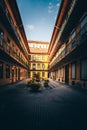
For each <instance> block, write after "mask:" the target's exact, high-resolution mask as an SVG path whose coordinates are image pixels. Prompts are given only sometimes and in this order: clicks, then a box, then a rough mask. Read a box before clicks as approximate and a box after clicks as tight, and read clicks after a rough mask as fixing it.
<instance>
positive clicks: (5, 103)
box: [0, 80, 87, 130]
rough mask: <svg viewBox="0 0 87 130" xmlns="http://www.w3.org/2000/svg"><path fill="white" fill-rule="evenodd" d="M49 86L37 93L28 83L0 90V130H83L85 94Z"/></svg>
mask: <svg viewBox="0 0 87 130" xmlns="http://www.w3.org/2000/svg"><path fill="white" fill-rule="evenodd" d="M49 85H50V86H49V87H47V88H44V87H41V88H40V90H39V91H37V92H32V91H30V88H28V87H27V80H23V81H20V82H18V83H14V84H11V85H7V86H4V87H0V130H86V129H87V92H86V91H83V92H82V91H80V90H75V89H73V88H70V87H69V86H67V85H64V84H60V83H58V82H56V81H52V80H51V81H50V83H49Z"/></svg>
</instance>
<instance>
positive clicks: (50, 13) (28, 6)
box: [17, 0, 61, 42]
mask: <svg viewBox="0 0 87 130" xmlns="http://www.w3.org/2000/svg"><path fill="white" fill-rule="evenodd" d="M60 2H61V0H17V3H18V7H19V11H20V14H21V18H22V21H23V25H24V28H25V32H26V36H27V39H29V40H41V41H48V42H50V40H51V36H52V32H53V28H54V25H55V21H56V17H57V14H58V10H59V7H60Z"/></svg>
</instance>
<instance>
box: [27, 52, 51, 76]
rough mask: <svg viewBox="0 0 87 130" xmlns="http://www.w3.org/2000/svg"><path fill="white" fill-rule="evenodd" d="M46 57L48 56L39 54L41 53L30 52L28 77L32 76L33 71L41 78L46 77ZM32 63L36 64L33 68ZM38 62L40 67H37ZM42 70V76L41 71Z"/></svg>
mask: <svg viewBox="0 0 87 130" xmlns="http://www.w3.org/2000/svg"><path fill="white" fill-rule="evenodd" d="M33 57H35V58H33ZM48 58H49V56H48V55H47V54H46V55H41V54H31V59H30V77H31V78H32V77H33V73H36V74H37V73H39V74H40V77H41V78H48ZM33 64H35V65H36V68H35V69H33ZM38 64H40V67H38ZM43 64H44V67H43ZM43 72H44V76H43V75H42V73H43Z"/></svg>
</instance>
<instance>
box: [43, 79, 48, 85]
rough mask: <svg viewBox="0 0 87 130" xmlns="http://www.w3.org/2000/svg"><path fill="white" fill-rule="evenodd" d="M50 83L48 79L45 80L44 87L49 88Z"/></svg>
mask: <svg viewBox="0 0 87 130" xmlns="http://www.w3.org/2000/svg"><path fill="white" fill-rule="evenodd" d="M48 83H49V80H48V79H45V80H44V87H48Z"/></svg>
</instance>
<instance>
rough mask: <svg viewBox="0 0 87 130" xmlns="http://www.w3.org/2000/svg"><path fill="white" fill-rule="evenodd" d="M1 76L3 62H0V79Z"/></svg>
mask: <svg viewBox="0 0 87 130" xmlns="http://www.w3.org/2000/svg"><path fill="white" fill-rule="evenodd" d="M2 78H3V63H2V62H0V79H2Z"/></svg>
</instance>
